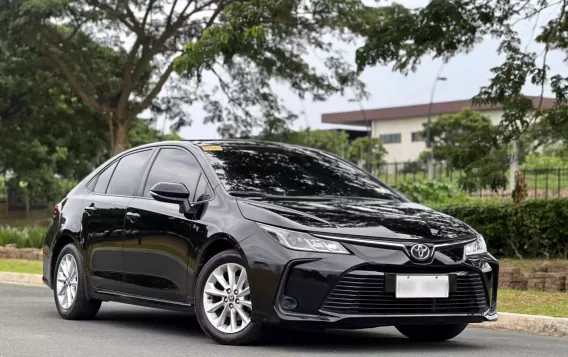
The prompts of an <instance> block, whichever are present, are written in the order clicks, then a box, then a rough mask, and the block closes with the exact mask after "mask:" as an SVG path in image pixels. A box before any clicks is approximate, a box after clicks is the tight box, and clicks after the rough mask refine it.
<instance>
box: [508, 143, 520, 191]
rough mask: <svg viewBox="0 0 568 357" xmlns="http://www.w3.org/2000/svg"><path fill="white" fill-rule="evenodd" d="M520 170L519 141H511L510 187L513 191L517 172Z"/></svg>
mask: <svg viewBox="0 0 568 357" xmlns="http://www.w3.org/2000/svg"><path fill="white" fill-rule="evenodd" d="M518 170H519V153H518V149H517V141H516V140H513V142H512V143H511V158H510V161H509V189H510V190H511V192H512V191H513V190H514V189H515V173H516V172H517V171H518Z"/></svg>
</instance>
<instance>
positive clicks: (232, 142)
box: [186, 139, 294, 147]
mask: <svg viewBox="0 0 568 357" xmlns="http://www.w3.org/2000/svg"><path fill="white" fill-rule="evenodd" d="M186 141H187V142H190V143H192V144H194V145H197V146H200V147H201V146H211V145H218V146H294V145H292V144H286V143H279V142H273V141H263V140H254V139H210V140H186Z"/></svg>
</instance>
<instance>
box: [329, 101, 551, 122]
mask: <svg viewBox="0 0 568 357" xmlns="http://www.w3.org/2000/svg"><path fill="white" fill-rule="evenodd" d="M527 98H529V99H530V100H532V102H533V106H534V107H538V106H539V103H540V97H533V96H527ZM554 102H555V99H554V98H543V99H542V108H552V107H553V106H554ZM429 106H430V104H429V103H426V104H418V105H408V106H402V107H390V108H379V109H370V110H365V111H364V113H363V111H361V110H357V111H352V112H341V113H327V114H322V116H321V121H322V123H327V124H344V125H365V117H366V118H367V119H368V120H371V121H372V120H389V119H405V118H416V117H427V116H428V107H429ZM463 108H471V109H473V110H477V111H488V110H498V109H501V108H503V105H502V104H498V105H473V104H472V102H471V99H465V100H454V101H451V102H438V103H432V116H438V115H442V114H453V113H457V112H459V111H460V110H462V109H463Z"/></svg>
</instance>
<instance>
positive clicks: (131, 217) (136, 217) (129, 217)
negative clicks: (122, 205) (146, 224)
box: [126, 212, 140, 222]
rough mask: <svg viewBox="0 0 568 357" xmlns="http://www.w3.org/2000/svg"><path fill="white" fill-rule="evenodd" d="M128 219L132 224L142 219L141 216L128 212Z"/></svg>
mask: <svg viewBox="0 0 568 357" xmlns="http://www.w3.org/2000/svg"><path fill="white" fill-rule="evenodd" d="M126 217H127V218H128V220H129V221H130V222H134V221H136V220H137V219H138V218H140V214H138V213H134V212H126Z"/></svg>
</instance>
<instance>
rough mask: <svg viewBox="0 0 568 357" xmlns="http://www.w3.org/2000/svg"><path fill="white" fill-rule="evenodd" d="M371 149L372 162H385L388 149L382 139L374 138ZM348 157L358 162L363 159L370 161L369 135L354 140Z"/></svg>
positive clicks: (375, 163)
mask: <svg viewBox="0 0 568 357" xmlns="http://www.w3.org/2000/svg"><path fill="white" fill-rule="evenodd" d="M371 150H372V151H373V153H372V158H371V159H372V164H373V165H378V164H381V163H383V162H384V158H385V156H386V154H387V149H386V148H385V146H384V145H383V143H382V141H381V140H379V139H378V138H372V139H371ZM347 158H348V159H349V160H352V161H354V162H357V163H359V162H361V161H364V162H367V161H369V137H368V136H363V137H360V138H357V139H355V140H353V142H352V143H351V147H350V149H349V152H348V154H347Z"/></svg>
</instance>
